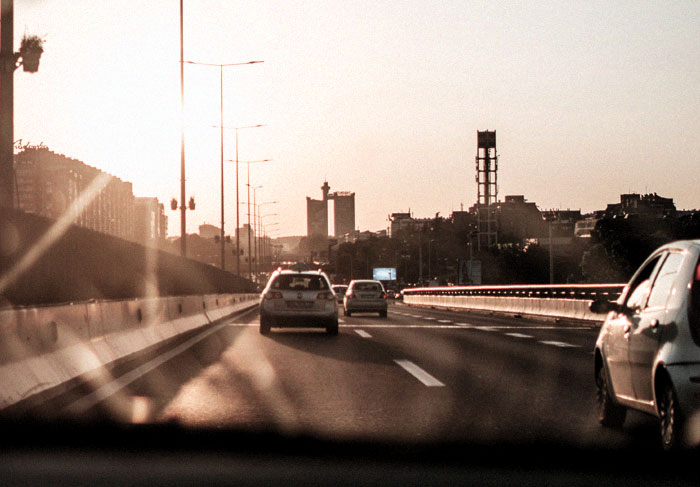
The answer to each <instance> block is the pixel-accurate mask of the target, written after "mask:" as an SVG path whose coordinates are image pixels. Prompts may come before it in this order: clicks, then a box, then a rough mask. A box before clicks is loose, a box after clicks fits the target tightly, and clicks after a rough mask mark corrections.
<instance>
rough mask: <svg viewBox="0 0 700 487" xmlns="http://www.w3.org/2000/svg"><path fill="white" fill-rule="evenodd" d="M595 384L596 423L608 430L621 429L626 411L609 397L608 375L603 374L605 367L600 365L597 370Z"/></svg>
mask: <svg viewBox="0 0 700 487" xmlns="http://www.w3.org/2000/svg"><path fill="white" fill-rule="evenodd" d="M595 383H596V388H597V399H598V422H599V423H600V424H602V425H603V426H608V427H610V428H621V427H622V424H623V423H624V422H625V416H626V415H627V410H626V409H625V408H623V407H622V406H620V405H618V404H615V402H614V401H613V399H612V397H611V396H610V388H609V386H608V374H607V373H606V372H605V367H603V366H602V365H601V366H600V367H599V368H598V372H597V373H596V381H595Z"/></svg>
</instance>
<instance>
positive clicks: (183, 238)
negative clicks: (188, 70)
mask: <svg viewBox="0 0 700 487" xmlns="http://www.w3.org/2000/svg"><path fill="white" fill-rule="evenodd" d="M182 3H183V0H180V255H182V256H183V257H187V219H186V218H187V217H186V216H185V212H186V211H187V204H186V203H185V198H186V196H185V51H184V39H183V33H184V29H183V26H184V22H183V5H182Z"/></svg>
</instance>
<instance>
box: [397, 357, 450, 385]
mask: <svg viewBox="0 0 700 487" xmlns="http://www.w3.org/2000/svg"><path fill="white" fill-rule="evenodd" d="M394 362H396V363H397V364H398V365H400V366H401V367H402V368H403V369H404V370H405V371H406V372H408V373H409V374H411V375H412V376H413V377H415V378H416V379H418V380H419V381H421V382H422V383H423V384H424V385H426V386H428V387H445V384H443V383H442V382H440V381H439V380H437V379H436V378H435V377H433V376H432V375H430V374H429V373H427V372H426V371H425V370H423V369H421V368H420V367H418V366H417V365H416V364H414V363H413V362H411V361H410V360H394Z"/></svg>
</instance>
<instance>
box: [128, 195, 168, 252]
mask: <svg viewBox="0 0 700 487" xmlns="http://www.w3.org/2000/svg"><path fill="white" fill-rule="evenodd" d="M167 236H168V217H167V216H165V208H164V207H163V203H160V202H159V201H158V198H135V199H134V240H135V241H136V242H138V243H140V244H142V245H154V244H157V243H158V242H162V241H164V240H165V239H166V238H167Z"/></svg>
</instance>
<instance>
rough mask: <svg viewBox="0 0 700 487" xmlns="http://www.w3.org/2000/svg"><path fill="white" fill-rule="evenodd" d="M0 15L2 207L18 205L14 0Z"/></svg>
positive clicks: (5, 0) (5, 2)
mask: <svg viewBox="0 0 700 487" xmlns="http://www.w3.org/2000/svg"><path fill="white" fill-rule="evenodd" d="M0 5H1V7H0V8H1V9H2V10H1V11H0V15H1V16H2V17H1V18H0V63H1V64H0V208H12V207H13V206H14V198H13V194H14V173H15V170H14V161H13V158H14V79H13V78H14V72H15V55H14V50H13V43H14V0H2V3H1V4H0Z"/></svg>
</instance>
